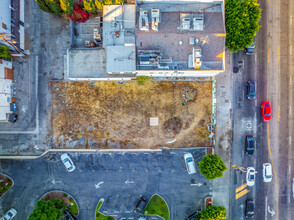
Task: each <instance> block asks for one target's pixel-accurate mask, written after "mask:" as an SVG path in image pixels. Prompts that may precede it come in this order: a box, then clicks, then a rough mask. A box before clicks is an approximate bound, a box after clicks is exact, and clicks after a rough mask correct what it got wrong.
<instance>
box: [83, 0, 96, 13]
mask: <svg viewBox="0 0 294 220" xmlns="http://www.w3.org/2000/svg"><path fill="white" fill-rule="evenodd" d="M83 4H84V10H85V11H87V12H91V13H96V12H97V8H96V5H95V0H84V1H83Z"/></svg>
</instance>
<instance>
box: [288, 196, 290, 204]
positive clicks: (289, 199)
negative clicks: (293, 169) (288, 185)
mask: <svg viewBox="0 0 294 220" xmlns="http://www.w3.org/2000/svg"><path fill="white" fill-rule="evenodd" d="M288 203H290V194H288Z"/></svg>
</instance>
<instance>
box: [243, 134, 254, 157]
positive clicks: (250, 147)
mask: <svg viewBox="0 0 294 220" xmlns="http://www.w3.org/2000/svg"><path fill="white" fill-rule="evenodd" d="M245 150H246V154H248V155H252V154H253V153H254V137H253V136H249V135H247V136H246V139H245Z"/></svg>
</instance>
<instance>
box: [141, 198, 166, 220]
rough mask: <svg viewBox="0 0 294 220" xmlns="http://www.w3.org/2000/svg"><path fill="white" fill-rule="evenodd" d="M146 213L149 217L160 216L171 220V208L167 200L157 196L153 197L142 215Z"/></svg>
mask: <svg viewBox="0 0 294 220" xmlns="http://www.w3.org/2000/svg"><path fill="white" fill-rule="evenodd" d="M145 212H147V215H158V216H160V217H162V218H164V220H169V208H168V206H167V204H166V202H165V200H164V199H163V198H162V197H160V196H159V195H157V194H155V195H153V196H152V198H151V199H150V201H149V203H148V205H147V207H146V208H145V210H144V211H143V213H142V214H145Z"/></svg>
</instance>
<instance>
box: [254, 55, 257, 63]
mask: <svg viewBox="0 0 294 220" xmlns="http://www.w3.org/2000/svg"><path fill="white" fill-rule="evenodd" d="M254 61H255V63H256V62H257V55H256V53H255V54H254Z"/></svg>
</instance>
